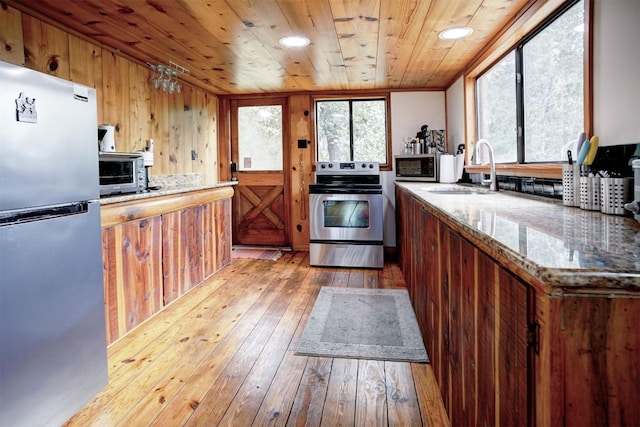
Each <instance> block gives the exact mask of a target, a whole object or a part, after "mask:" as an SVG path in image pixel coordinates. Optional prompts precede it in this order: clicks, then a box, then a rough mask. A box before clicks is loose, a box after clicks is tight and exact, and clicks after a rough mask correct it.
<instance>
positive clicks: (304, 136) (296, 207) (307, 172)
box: [289, 95, 313, 250]
mask: <svg viewBox="0 0 640 427" xmlns="http://www.w3.org/2000/svg"><path fill="white" fill-rule="evenodd" d="M310 111H311V97H310V96H309V95H292V96H290V97H289V122H290V123H291V138H290V142H289V147H290V152H291V154H290V158H291V165H290V171H289V174H290V176H291V202H292V203H291V214H290V215H291V227H292V229H291V246H292V248H293V249H294V250H308V249H309V184H310V183H312V182H313V171H312V168H311V165H312V164H313V158H312V154H311V153H312V150H311V123H310V120H311V118H310ZM305 112H306V113H307V114H306V115H305ZM298 140H306V141H309V144H308V145H307V147H306V148H298Z"/></svg>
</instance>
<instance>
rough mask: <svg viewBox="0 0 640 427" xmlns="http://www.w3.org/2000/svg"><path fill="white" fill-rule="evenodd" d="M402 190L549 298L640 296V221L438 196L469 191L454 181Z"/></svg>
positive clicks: (504, 195) (513, 197)
mask: <svg viewBox="0 0 640 427" xmlns="http://www.w3.org/2000/svg"><path fill="white" fill-rule="evenodd" d="M396 185H397V186H398V187H400V188H402V189H404V190H406V191H408V192H409V193H410V194H411V195H413V197H415V198H416V199H417V200H419V201H420V202H421V204H422V205H423V207H424V209H425V210H426V211H427V212H429V213H431V214H433V215H434V216H436V217H437V218H438V219H439V220H441V221H442V222H444V223H445V224H447V225H448V226H449V227H450V228H451V229H452V230H453V231H455V232H457V233H459V234H460V235H461V236H462V237H464V238H465V239H468V240H469V241H470V242H472V243H473V244H475V245H476V246H477V247H479V248H480V249H482V250H483V251H484V252H486V253H487V254H488V255H490V256H491V257H493V258H494V259H496V260H497V261H498V262H499V263H501V264H502V265H504V266H505V267H506V268H507V269H508V270H510V271H512V272H513V273H515V274H516V275H518V276H520V277H521V278H522V279H523V280H525V281H527V282H529V283H532V284H534V285H536V286H538V287H542V288H543V289H542V290H543V291H544V292H545V293H546V294H548V295H553V294H561V293H564V292H581V291H584V292H592V291H595V290H597V289H601V290H602V291H606V292H614V291H615V292H627V291H629V292H633V293H637V292H638V291H640V223H638V222H637V221H635V220H634V219H633V218H631V217H622V216H616V215H606V214H603V213H600V212H593V211H585V210H581V209H578V208H575V207H566V206H563V205H562V203H561V202H560V201H554V200H549V201H542V200H540V198H533V197H528V196H526V195H523V196H519V195H517V194H516V193H511V192H505V191H499V192H490V193H489V194H453V195H452V194H442V193H437V192H433V191H434V190H435V191H438V190H443V189H445V190H446V189H452V187H457V188H458V189H462V188H464V187H462V186H456V185H455V184H428V183H403V182H397V183H396ZM471 188H472V189H473V188H475V187H471ZM478 191H480V192H485V191H487V190H484V189H483V188H480V189H478Z"/></svg>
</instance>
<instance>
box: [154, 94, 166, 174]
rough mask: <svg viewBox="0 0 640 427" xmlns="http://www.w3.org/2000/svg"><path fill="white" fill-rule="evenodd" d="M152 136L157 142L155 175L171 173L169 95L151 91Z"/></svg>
mask: <svg viewBox="0 0 640 427" xmlns="http://www.w3.org/2000/svg"><path fill="white" fill-rule="evenodd" d="M151 134H152V135H153V139H154V142H155V153H154V160H155V161H154V165H153V168H152V169H151V173H152V174H153V175H162V174H167V173H169V163H170V161H169V156H170V139H169V94H167V93H166V92H160V91H157V90H153V91H151Z"/></svg>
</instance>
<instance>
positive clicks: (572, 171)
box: [562, 165, 580, 206]
mask: <svg viewBox="0 0 640 427" xmlns="http://www.w3.org/2000/svg"><path fill="white" fill-rule="evenodd" d="M562 204H563V205H565V206H580V166H579V165H562Z"/></svg>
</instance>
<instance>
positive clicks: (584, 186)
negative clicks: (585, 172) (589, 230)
mask: <svg viewBox="0 0 640 427" xmlns="http://www.w3.org/2000/svg"><path fill="white" fill-rule="evenodd" d="M580 209H585V210H588V211H599V210H600V209H601V208H600V177H592V176H589V177H587V176H581V177H580Z"/></svg>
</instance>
